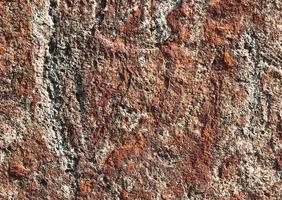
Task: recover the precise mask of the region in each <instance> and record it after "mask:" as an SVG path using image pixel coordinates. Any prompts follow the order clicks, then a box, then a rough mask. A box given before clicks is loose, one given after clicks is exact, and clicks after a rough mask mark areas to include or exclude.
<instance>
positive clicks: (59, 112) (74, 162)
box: [42, 0, 79, 199]
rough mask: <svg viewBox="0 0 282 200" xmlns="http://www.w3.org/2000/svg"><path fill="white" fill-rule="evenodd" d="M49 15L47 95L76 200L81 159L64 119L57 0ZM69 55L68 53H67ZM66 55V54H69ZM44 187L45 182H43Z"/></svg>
mask: <svg viewBox="0 0 282 200" xmlns="http://www.w3.org/2000/svg"><path fill="white" fill-rule="evenodd" d="M49 2H50V7H49V15H50V17H51V19H52V21H53V24H54V26H53V28H54V29H55V30H54V32H53V34H52V36H51V38H50V42H49V44H48V47H49V52H48V53H46V56H45V63H44V67H43V80H44V82H45V83H46V85H47V88H46V90H47V93H48V96H49V98H50V100H51V104H52V106H53V109H54V112H53V116H51V118H52V119H54V123H55V124H53V125H52V128H53V130H54V132H55V133H57V134H59V135H60V136H61V137H62V144H61V145H62V148H63V150H64V153H65V156H66V158H67V159H68V160H69V161H70V163H69V165H68V166H67V169H66V172H67V173H70V174H71V176H72V177H74V179H75V180H74V182H73V186H72V187H73V189H74V196H75V199H76V197H77V196H78V192H79V189H78V188H79V187H78V184H79V172H78V162H79V158H78V157H77V155H73V154H71V153H70V152H71V144H70V142H69V139H68V136H67V131H68V130H67V128H66V126H65V121H66V120H65V117H64V112H65V111H64V101H63V91H62V85H63V84H62V81H61V80H62V75H63V74H62V71H61V66H62V65H61V63H60V54H61V52H60V49H59V48H58V40H57V33H58V32H57V31H58V27H59V16H58V13H57V11H56V10H57V7H58V2H57V0H50V1H49ZM67 53H68V52H67ZM67 53H66V54H67ZM48 82H49V84H48ZM75 150H76V149H75ZM42 184H43V185H44V184H45V183H44V181H43V182H42Z"/></svg>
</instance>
